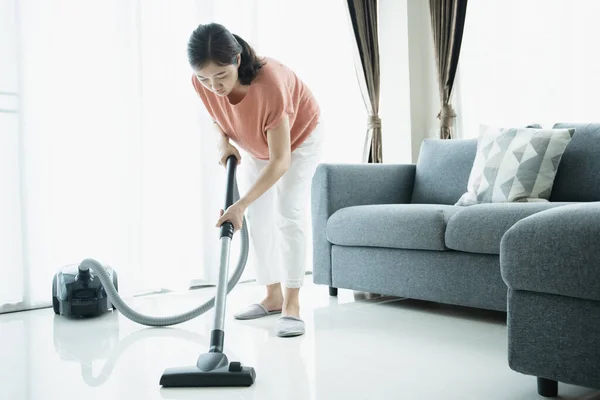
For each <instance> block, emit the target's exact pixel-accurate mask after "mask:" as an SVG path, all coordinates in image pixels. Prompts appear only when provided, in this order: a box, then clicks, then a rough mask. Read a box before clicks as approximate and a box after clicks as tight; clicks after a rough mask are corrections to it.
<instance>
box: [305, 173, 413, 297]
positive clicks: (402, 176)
mask: <svg viewBox="0 0 600 400" xmlns="http://www.w3.org/2000/svg"><path fill="white" fill-rule="evenodd" d="M415 170H416V166H415V165H414V164H320V165H319V166H318V167H317V170H316V171H315V174H314V176H313V180H312V194H311V207H312V232H313V281H314V282H315V283H319V284H326V285H330V286H331V285H332V282H331V243H329V241H328V240H327V238H326V236H325V228H326V226H327V220H328V219H329V217H330V216H331V215H332V214H333V213H334V212H336V211H337V210H339V209H341V208H344V207H350V206H358V205H367V204H401V203H410V201H411V197H412V190H413V184H414V180H415Z"/></svg>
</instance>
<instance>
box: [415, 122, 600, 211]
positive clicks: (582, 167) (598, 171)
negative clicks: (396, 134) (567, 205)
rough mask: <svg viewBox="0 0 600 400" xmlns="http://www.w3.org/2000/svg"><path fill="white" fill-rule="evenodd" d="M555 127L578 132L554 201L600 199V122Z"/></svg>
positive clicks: (554, 191)
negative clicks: (573, 129) (572, 129)
mask: <svg viewBox="0 0 600 400" xmlns="http://www.w3.org/2000/svg"><path fill="white" fill-rule="evenodd" d="M554 128H575V134H574V135H573V138H572V139H571V142H570V143H569V145H568V146H567V148H566V149H565V152H564V153H563V156H562V159H561V160H560V164H559V166H558V171H557V172H556V178H555V179H554V186H553V188H552V194H551V195H550V201H600V123H597V124H570V123H559V124H555V125H554ZM417 173H418V169H417Z"/></svg>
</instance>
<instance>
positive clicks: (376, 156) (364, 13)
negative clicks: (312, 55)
mask: <svg viewBox="0 0 600 400" xmlns="http://www.w3.org/2000/svg"><path fill="white" fill-rule="evenodd" d="M347 3H348V13H349V16H350V21H351V22H352V30H353V32H354V38H355V39H356V44H357V48H358V55H359V57H360V67H361V68H358V69H359V70H362V71H357V74H362V76H361V75H359V76H358V78H359V82H360V83H361V90H362V93H363V100H364V101H365V106H366V107H367V111H368V113H369V120H368V121H367V136H366V141H365V153H364V154H365V156H364V158H365V159H363V161H366V162H369V163H382V162H383V157H382V149H381V146H382V142H381V119H379V38H378V30H377V18H378V17H377V7H378V4H377V0H348V1H347ZM357 67H358V66H357ZM363 78H364V80H363Z"/></svg>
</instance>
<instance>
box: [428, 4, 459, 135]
mask: <svg viewBox="0 0 600 400" xmlns="http://www.w3.org/2000/svg"><path fill="white" fill-rule="evenodd" d="M429 11H430V13H431V28H432V31H433V45H434V51H435V61H436V65H437V72H438V84H439V89H440V103H441V109H440V112H439V114H438V119H439V120H440V138H441V139H452V138H453V132H452V126H453V125H454V118H455V117H456V112H455V111H454V108H452V104H451V103H450V99H451V96H452V88H453V86H454V77H455V76H456V69H457V67H458V59H459V55H460V46H461V43H462V37H463V30H464V26H465V16H466V13H467V0H429Z"/></svg>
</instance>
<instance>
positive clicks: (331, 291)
mask: <svg viewBox="0 0 600 400" xmlns="http://www.w3.org/2000/svg"><path fill="white" fill-rule="evenodd" d="M329 295H330V296H333V297H335V296H337V288H335V287H333V286H329Z"/></svg>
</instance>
